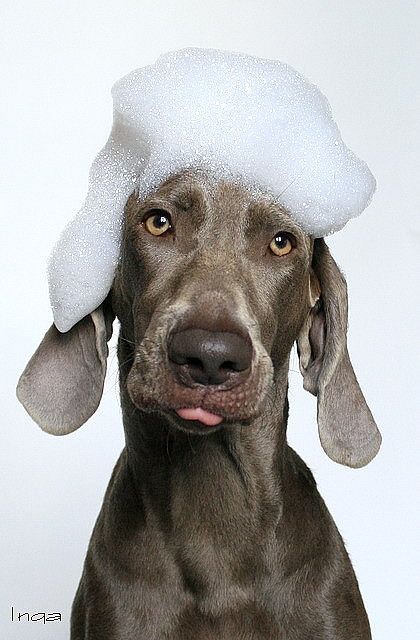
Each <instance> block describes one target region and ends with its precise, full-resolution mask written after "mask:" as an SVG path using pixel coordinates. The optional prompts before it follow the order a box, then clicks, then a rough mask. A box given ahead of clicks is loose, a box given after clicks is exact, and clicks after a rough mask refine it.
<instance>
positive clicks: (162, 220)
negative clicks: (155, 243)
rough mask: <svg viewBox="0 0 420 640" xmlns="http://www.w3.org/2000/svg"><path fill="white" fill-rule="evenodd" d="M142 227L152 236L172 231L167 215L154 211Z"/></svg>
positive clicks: (163, 212) (164, 212)
mask: <svg viewBox="0 0 420 640" xmlns="http://www.w3.org/2000/svg"><path fill="white" fill-rule="evenodd" d="M144 226H145V228H146V231H148V232H149V233H151V234H152V236H162V235H163V234H164V233H166V232H167V231H169V230H170V229H172V222H171V218H170V216H169V213H167V212H166V211H157V210H155V211H153V212H152V213H151V214H150V215H149V216H148V217H147V218H146V220H145V221H144Z"/></svg>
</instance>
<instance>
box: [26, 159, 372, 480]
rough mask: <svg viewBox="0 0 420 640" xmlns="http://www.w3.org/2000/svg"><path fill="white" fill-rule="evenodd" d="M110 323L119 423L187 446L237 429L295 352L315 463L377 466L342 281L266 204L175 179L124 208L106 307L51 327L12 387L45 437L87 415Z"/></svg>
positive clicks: (208, 180)
mask: <svg viewBox="0 0 420 640" xmlns="http://www.w3.org/2000/svg"><path fill="white" fill-rule="evenodd" d="M115 314H116V315H117V316H118V319H119V321H120V323H121V333H120V340H119V362H120V378H121V383H122V392H123V398H124V402H125V400H126V399H128V401H129V402H130V404H131V409H133V405H134V411H133V410H130V411H129V412H126V414H127V415H126V419H127V420H128V419H129V418H132V416H133V415H135V412H136V408H137V410H140V412H141V413H143V412H144V411H146V412H147V411H158V412H159V413H160V414H163V415H164V416H165V417H166V418H167V420H168V421H169V423H170V424H171V425H172V426H173V427H178V428H180V429H184V430H186V431H192V432H194V433H211V432H212V431H213V430H214V429H220V428H223V426H224V425H226V424H233V425H235V424H241V425H246V424H248V423H250V422H252V421H253V420H254V419H255V418H256V417H257V416H259V415H260V414H261V413H262V412H264V408H265V407H266V406H267V401H268V399H269V398H270V393H271V392H272V391H273V392H274V393H273V396H272V397H275V395H276V394H275V392H276V390H277V387H278V385H283V387H285V386H286V385H287V367H288V357H289V353H290V350H291V347H292V345H293V343H294V341H296V342H297V345H298V352H299V361H300V370H301V373H302V375H303V379H304V383H303V384H304V388H305V389H306V390H308V391H310V392H311V393H313V394H314V395H316V396H317V398H318V413H317V417H318V429H319V435H320V439H321V443H322V446H323V448H324V449H325V451H326V453H327V454H328V455H329V456H330V457H331V458H332V459H333V460H336V461H337V462H340V463H342V464H346V465H348V466H353V467H357V466H362V465H364V464H367V463H368V462H369V461H370V460H371V459H372V458H373V457H374V455H375V454H376V453H377V451H378V449H379V446H380V442H381V438H380V434H379V432H378V429H377V427H376V425H375V422H374V420H373V417H372V414H371V413H370V411H369V408H368V406H367V404H366V402H365V399H364V397H363V394H362V392H361V390H360V387H359V385H358V383H357V379H356V376H355V374H354V371H353V368H352V365H351V362H350V359H349V354H348V351H347V343H346V334H347V292H346V285H345V281H344V278H343V276H342V274H341V272H340V270H339V269H338V267H337V265H336V264H335V262H334V260H333V259H332V257H331V255H330V253H329V251H328V248H327V246H326V244H325V242H324V240H323V239H316V240H313V239H311V238H310V237H309V236H307V235H306V234H305V233H303V231H302V229H301V228H300V227H299V226H298V225H297V224H296V223H295V222H294V221H293V220H292V218H291V217H290V216H289V215H288V214H287V213H286V212H285V211H284V210H282V208H281V207H280V206H279V205H278V204H276V202H275V201H273V200H272V199H270V198H269V197H268V196H267V194H264V193H262V192H260V191H258V190H255V191H254V190H252V191H251V190H249V189H247V188H245V187H243V186H238V184H232V183H230V182H228V181H220V180H216V179H214V177H213V178H212V177H211V176H206V175H205V174H204V173H201V172H188V171H186V172H183V173H181V174H179V175H177V176H173V177H171V178H170V179H169V180H168V181H167V182H165V183H164V184H162V185H161V186H160V187H159V188H158V189H157V190H156V191H155V192H154V193H152V194H151V195H150V196H149V197H147V198H146V199H143V200H139V199H138V198H137V197H136V196H135V195H133V196H131V197H130V198H129V200H128V202H127V205H126V209H125V220H124V229H123V235H122V244H121V260H120V264H119V267H118V269H117V273H116V277H115V281H114V285H113V287H112V290H111V294H110V296H109V297H108V299H107V300H106V301H105V302H104V303H103V304H102V305H101V306H100V307H99V308H98V309H96V310H95V311H93V312H92V313H91V314H89V315H88V316H86V317H85V318H83V319H82V320H81V321H80V322H78V323H77V324H76V325H75V326H74V327H73V328H72V329H71V330H70V331H68V332H67V333H65V334H61V333H59V332H58V331H57V329H56V328H55V327H54V325H53V326H52V327H51V328H50V330H49V331H48V332H47V333H46V335H45V337H44V339H43V341H42V342H41V344H40V346H39V348H38V349H37V351H36V352H35V354H34V355H33V357H32V358H31V360H30V361H29V363H28V365H27V367H26V369H25V371H24V373H23V374H22V376H21V378H20V381H19V384H18V389H17V392H18V397H19V399H20V401H21V402H22V404H23V405H24V406H25V408H26V409H27V411H28V412H29V414H30V415H31V416H32V417H33V418H34V420H36V422H38V424H39V425H40V426H41V427H42V428H43V429H44V430H46V431H48V432H50V433H54V434H64V433H69V432H71V431H74V430H75V429H77V428H78V427H80V426H81V425H82V424H83V423H84V422H85V421H86V420H87V419H88V418H89V417H90V416H91V415H92V413H93V412H94V411H95V410H96V408H97V407H98V404H99V402H100V399H101V395H102V389H103V384H104V379H105V373H106V358H107V353H108V349H107V340H108V339H109V337H110V335H111V332H112V320H113V317H114V315H115ZM284 392H285V388H284ZM271 406H274V405H273V404H270V407H271ZM278 410H279V407H277V409H276V411H278ZM128 414H129V416H128ZM264 415H266V419H267V420H268V421H271V422H272V421H273V420H276V416H273V415H271V413H270V410H268V411H267V412H266V413H265V414H264ZM145 416H147V413H146V414H145ZM145 419H147V417H146V418H145Z"/></svg>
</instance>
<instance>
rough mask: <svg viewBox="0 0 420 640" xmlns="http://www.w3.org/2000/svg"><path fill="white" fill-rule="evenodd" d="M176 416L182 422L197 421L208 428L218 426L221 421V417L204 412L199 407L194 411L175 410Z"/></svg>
mask: <svg viewBox="0 0 420 640" xmlns="http://www.w3.org/2000/svg"><path fill="white" fill-rule="evenodd" d="M176 412H177V414H178V415H179V416H180V418H183V419H184V420H198V421H199V422H202V423H203V424H205V425H207V426H208V427H214V426H215V425H216V424H220V423H221V422H222V420H223V418H222V417H221V416H218V415H216V414H215V413H210V411H205V410H204V409H201V408H200V407H197V408H196V409H177V410H176Z"/></svg>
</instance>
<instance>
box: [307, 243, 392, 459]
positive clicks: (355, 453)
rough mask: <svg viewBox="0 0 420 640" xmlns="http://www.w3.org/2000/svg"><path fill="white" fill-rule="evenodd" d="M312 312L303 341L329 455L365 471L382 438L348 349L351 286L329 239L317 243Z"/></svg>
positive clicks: (322, 437)
mask: <svg viewBox="0 0 420 640" xmlns="http://www.w3.org/2000/svg"><path fill="white" fill-rule="evenodd" d="M312 270H313V271H312V273H311V282H310V289H311V292H312V302H311V304H313V306H312V309H311V310H310V312H309V314H308V317H307V319H306V321H305V323H304V326H303V327H302V329H301V332H300V335H299V338H298V341H297V342H298V353H299V366H300V371H301V373H302V375H303V386H304V388H305V389H306V390H307V391H310V392H311V393H313V394H314V395H315V396H317V398H318V431H319V437H320V440H321V444H322V447H323V449H324V451H325V453H326V454H327V455H328V456H329V457H330V458H331V459H332V460H335V462H339V463H340V464H345V465H347V466H348V467H363V466H364V465H366V464H368V462H370V461H371V460H372V458H374V457H375V455H376V454H377V453H378V450H379V447H380V445H381V435H380V433H379V431H378V428H377V426H376V424H375V421H374V419H373V417H372V414H371V412H370V410H369V407H368V406H367V404H366V401H365V399H364V396H363V393H362V391H361V389H360V387H359V384H358V382H357V379H356V375H355V373H354V371H353V367H352V364H351V362H350V358H349V354H348V351H347V286H346V282H345V280H344V277H343V275H342V273H341V272H340V270H339V268H338V266H337V265H336V263H335V262H334V260H333V258H332V257H331V254H330V252H329V250H328V247H327V245H326V244H325V241H324V240H323V239H322V238H318V239H316V240H315V243H314V253H313V260H312Z"/></svg>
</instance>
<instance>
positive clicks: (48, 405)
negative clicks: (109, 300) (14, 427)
mask: <svg viewBox="0 0 420 640" xmlns="http://www.w3.org/2000/svg"><path fill="white" fill-rule="evenodd" d="M113 318H114V316H113V314H112V312H111V311H110V309H108V308H105V303H104V305H101V306H100V307H99V308H98V309H96V310H95V311H93V312H92V313H90V314H89V315H88V316H86V317H85V318H83V319H82V320H80V321H79V322H78V323H77V324H76V325H74V327H73V328H72V329H71V330H70V331H68V332H67V333H60V332H59V331H58V329H57V328H56V327H55V325H52V326H51V327H50V328H49V329H48V331H47V333H46V334H45V336H44V338H43V340H42V342H41V344H40V345H39V347H38V349H37V350H36V351H35V353H34V355H33V356H32V358H31V359H30V360H29V362H28V364H27V365H26V368H25V370H24V372H23V373H22V375H21V377H20V379H19V382H18V385H17V389H16V394H17V397H18V399H19V401H20V402H21V403H22V404H23V406H24V407H25V409H26V411H27V412H28V413H29V415H30V416H31V418H33V420H35V422H36V423H37V424H38V425H39V426H40V427H41V429H43V430H44V431H47V432H48V433H52V434H54V435H65V434H67V433H71V432H72V431H75V429H78V428H79V427H80V426H81V425H82V424H83V423H84V422H86V420H87V419H88V418H90V416H91V415H93V413H94V412H95V411H96V409H97V408H98V405H99V402H100V400H101V397H102V391H103V386H104V380H105V373H106V359H107V355H108V345H107V341H108V340H109V338H110V337H111V335H112V320H113Z"/></svg>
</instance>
